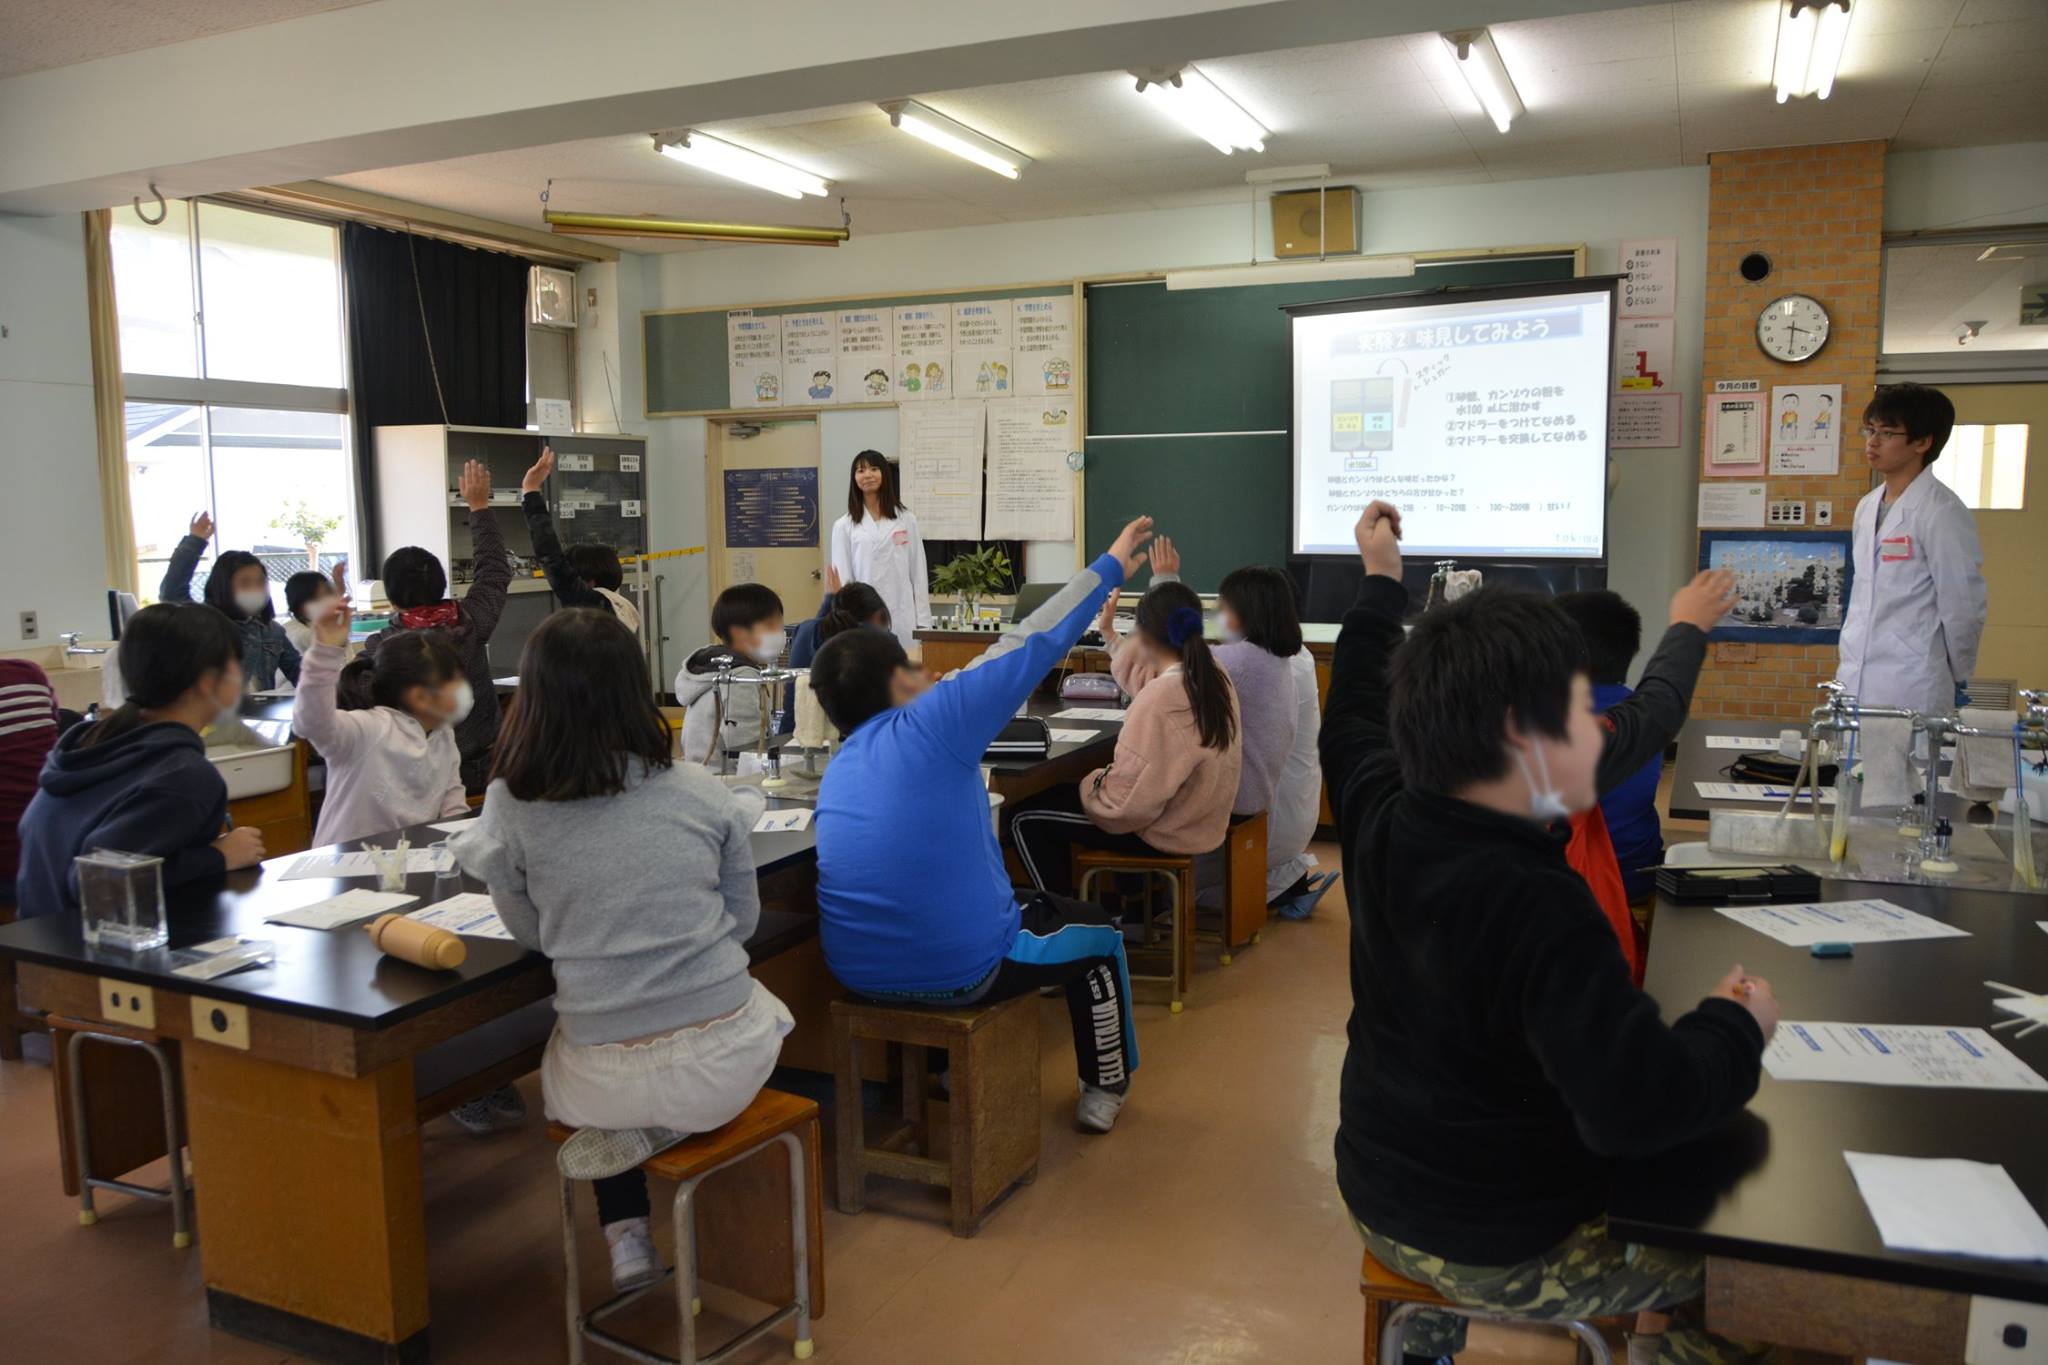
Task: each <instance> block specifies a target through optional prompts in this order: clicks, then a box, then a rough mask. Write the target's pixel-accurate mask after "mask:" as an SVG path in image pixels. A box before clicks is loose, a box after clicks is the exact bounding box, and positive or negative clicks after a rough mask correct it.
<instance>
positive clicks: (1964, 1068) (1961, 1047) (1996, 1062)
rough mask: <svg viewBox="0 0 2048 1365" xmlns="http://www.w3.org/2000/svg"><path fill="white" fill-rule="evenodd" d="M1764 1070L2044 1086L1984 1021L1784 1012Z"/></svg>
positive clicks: (1858, 1079) (1959, 1085) (1869, 1080)
mask: <svg viewBox="0 0 2048 1365" xmlns="http://www.w3.org/2000/svg"><path fill="white" fill-rule="evenodd" d="M1764 1070H1766V1071H1768V1072H1770V1073H1771V1078H1772V1079H1773V1080H1779V1081H1849V1082H1855V1083H1859V1084H1863V1085H1915V1086H1937V1087H1943V1088H1948V1089H1959V1090H2032V1091H2038V1092H2044V1093H2048V1080H2043V1079H2042V1078H2041V1076H2040V1073H2038V1072H2036V1071H2035V1070H2034V1069H2033V1068H2032V1067H2030V1066H2028V1065H2027V1064H2026V1063H2025V1062H2023V1061H2021V1060H2020V1059H2019V1058H2017V1057H2015V1056H2013V1055H2012V1053H2010V1052H2008V1051H2007V1050H2006V1048H2005V1045H2004V1044H2003V1043H2000V1042H1999V1041H1998V1040H1997V1039H1996V1038H1993V1037H1992V1036H1991V1035H1990V1034H1989V1033H1987V1032H1985V1031H1984V1030H1983V1029H1980V1028H1946V1027H1944V1026H1942V1025H1940V1024H1842V1023H1832V1022H1821V1023H1807V1022H1794V1021H1792V1020H1789V1019H1787V1020H1784V1021H1782V1022H1781V1023H1779V1025H1778V1032H1777V1034H1776V1036H1774V1037H1773V1038H1772V1039H1771V1043H1770V1046H1769V1047H1767V1048H1765V1049H1764Z"/></svg>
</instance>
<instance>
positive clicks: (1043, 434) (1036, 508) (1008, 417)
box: [982, 398, 1080, 540]
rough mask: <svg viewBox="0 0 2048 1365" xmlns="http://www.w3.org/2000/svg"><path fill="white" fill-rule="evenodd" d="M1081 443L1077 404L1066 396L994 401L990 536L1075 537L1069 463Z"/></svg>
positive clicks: (990, 420)
mask: <svg viewBox="0 0 2048 1365" xmlns="http://www.w3.org/2000/svg"><path fill="white" fill-rule="evenodd" d="M1079 448H1080V437H1079V436H1078V435H1077V434H1076V430H1075V418H1074V412H1073V407H1072V405H1071V404H1069V403H1068V402H1067V400H1066V399H1064V398H1009V399H1004V400H1001V401H999V402H993V403H990V404H989V405H988V507H987V510H986V511H985V512H984V513H983V517H982V520H983V527H984V529H983V532H982V533H983V534H984V535H986V536H988V537H989V538H991V539H995V538H997V537H1000V538H1003V539H1006V540H1069V539H1071V538H1072V537H1073V534H1074V474H1073V471H1072V470H1070V469H1068V468H1067V452H1068V451H1070V450H1078V449H1079Z"/></svg>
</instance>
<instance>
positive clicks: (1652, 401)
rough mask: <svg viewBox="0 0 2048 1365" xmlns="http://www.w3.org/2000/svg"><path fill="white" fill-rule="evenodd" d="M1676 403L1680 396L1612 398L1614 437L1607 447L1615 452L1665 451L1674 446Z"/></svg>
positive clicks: (1621, 395)
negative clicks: (1611, 447)
mask: <svg viewBox="0 0 2048 1365" xmlns="http://www.w3.org/2000/svg"><path fill="white" fill-rule="evenodd" d="M1680 402H1681V395H1679V394H1675V393H1618V394H1616V395H1614V417H1613V423H1614V435H1613V439H1612V440H1611V441H1610V442H1609V444H1610V445H1611V446H1613V447H1614V449H1616V450H1666V449H1669V448H1670V447H1672V446H1675V445H1677V444H1678V439H1679V437H1678V428H1679V423H1680V421H1681V420H1682V414H1681V412H1680V409H1679V405H1680Z"/></svg>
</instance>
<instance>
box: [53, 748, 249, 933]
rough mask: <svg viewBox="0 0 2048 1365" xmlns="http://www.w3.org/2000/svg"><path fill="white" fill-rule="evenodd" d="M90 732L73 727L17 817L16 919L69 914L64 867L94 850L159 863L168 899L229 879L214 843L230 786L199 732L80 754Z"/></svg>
mask: <svg viewBox="0 0 2048 1365" xmlns="http://www.w3.org/2000/svg"><path fill="white" fill-rule="evenodd" d="M94 728H95V727H93V726H90V725H77V726H73V727H72V728H71V730H70V731H69V732H68V733H67V734H66V735H65V736H64V738H63V739H62V740H60V741H58V744H57V747H56V749H55V750H54V751H53V752H52V753H51V754H50V759H49V762H47V763H45V764H44V765H43V775H42V777H41V778H40V779H39V780H38V783H37V786H38V790H37V792H36V795H35V799H34V800H33V801H31V802H29V804H28V810H27V811H26V812H24V813H23V815H22V817H21V871H20V872H19V874H17V876H16V878H15V883H14V891H15V896H16V899H17V901H18V904H19V913H20V914H21V916H22V918H24V919H26V918H27V917H29V916H30V915H52V914H55V913H56V912H57V911H59V910H69V909H75V908H77V905H78V882H77V880H76V878H75V877H74V875H73V873H72V867H71V860H72V859H73V858H75V857H77V856H78V855H79V854H81V853H87V852H90V851H91V850H93V849H95V848H107V849H116V850H118V851H120V852H122V853H147V854H154V855H155V856H157V857H160V858H162V859H163V860H164V889H165V890H166V891H169V890H170V889H171V888H172V887H175V886H180V885H183V884H185V883H187V882H194V881H199V880H201V879H203V878H208V877H220V876H222V875H224V874H225V873H226V871H227V864H226V863H225V862H224V861H222V859H221V856H220V853H219V852H218V851H217V850H216V849H215V848H214V847H213V841H214V840H215V839H218V838H219V837H220V834H221V826H222V825H224V824H225V823H226V822H227V817H228V784H227V783H226V781H224V780H223V779H222V778H221V775H220V770H219V769H217V768H215V767H214V766H213V764H211V763H209V762H208V761H207V759H206V746H205V744H204V742H203V741H201V740H200V738H199V734H198V732H197V731H195V730H193V729H192V728H191V727H190V726H185V725H178V724H175V723H173V722H170V721H162V722H159V723H157V724H155V725H144V726H142V727H141V728H140V729H137V730H130V731H129V732H128V733H126V734H124V735H119V736H116V737H115V738H113V739H110V740H107V741H105V742H104V743H100V744H95V745H94V746H92V747H91V748H89V749H86V748H81V747H79V741H80V740H82V739H84V738H85V737H86V735H87V734H89V733H90V732H91V731H92V730H93V729H94Z"/></svg>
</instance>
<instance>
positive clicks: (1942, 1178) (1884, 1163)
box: [1842, 1152, 2048, 1261]
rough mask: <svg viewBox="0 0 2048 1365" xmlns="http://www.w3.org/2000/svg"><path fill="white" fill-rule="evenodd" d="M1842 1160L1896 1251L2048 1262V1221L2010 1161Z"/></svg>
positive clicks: (1866, 1156)
mask: <svg viewBox="0 0 2048 1365" xmlns="http://www.w3.org/2000/svg"><path fill="white" fill-rule="evenodd" d="M1842 1159H1843V1160H1845V1161H1847V1162H1848V1163H1849V1173H1850V1174H1851V1175H1853V1176H1855V1177H1856V1188H1857V1189H1858V1190H1860V1191H1861V1192H1862V1194H1863V1203H1864V1206H1865V1207H1866V1208H1868V1209H1869V1210H1870V1221H1871V1222H1873V1223H1876V1224H1877V1232H1878V1236H1880V1237H1882V1238H1884V1244H1885V1245H1886V1246H1887V1247H1890V1248H1891V1249H1892V1250H1894V1251H1932V1252H1937V1253H1943V1254H1950V1255H1960V1256H1986V1257H1990V1258H1992V1259H1995V1260H2000V1261H2048V1223H2043V1222H2042V1221H2041V1215H2040V1214H2038V1213H2036V1212H2035V1211H2034V1206H2033V1205H2032V1204H2029V1203H2028V1202H2027V1197H2026V1196H2025V1195H2023V1194H2021V1193H2020V1187H2019V1186H2018V1185H2016V1184H2014V1183H2013V1178H2012V1176H2011V1174H2010V1173H2008V1172H2007V1171H2006V1169H2005V1167H2003V1166H1999V1165H1994V1164H1992V1163H1989V1162H1983V1161H1958V1160H1954V1159H1950V1158H1924V1157H1910V1156H1878V1155H1874V1154H1872V1153H1870V1152H1844V1153H1842Z"/></svg>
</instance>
